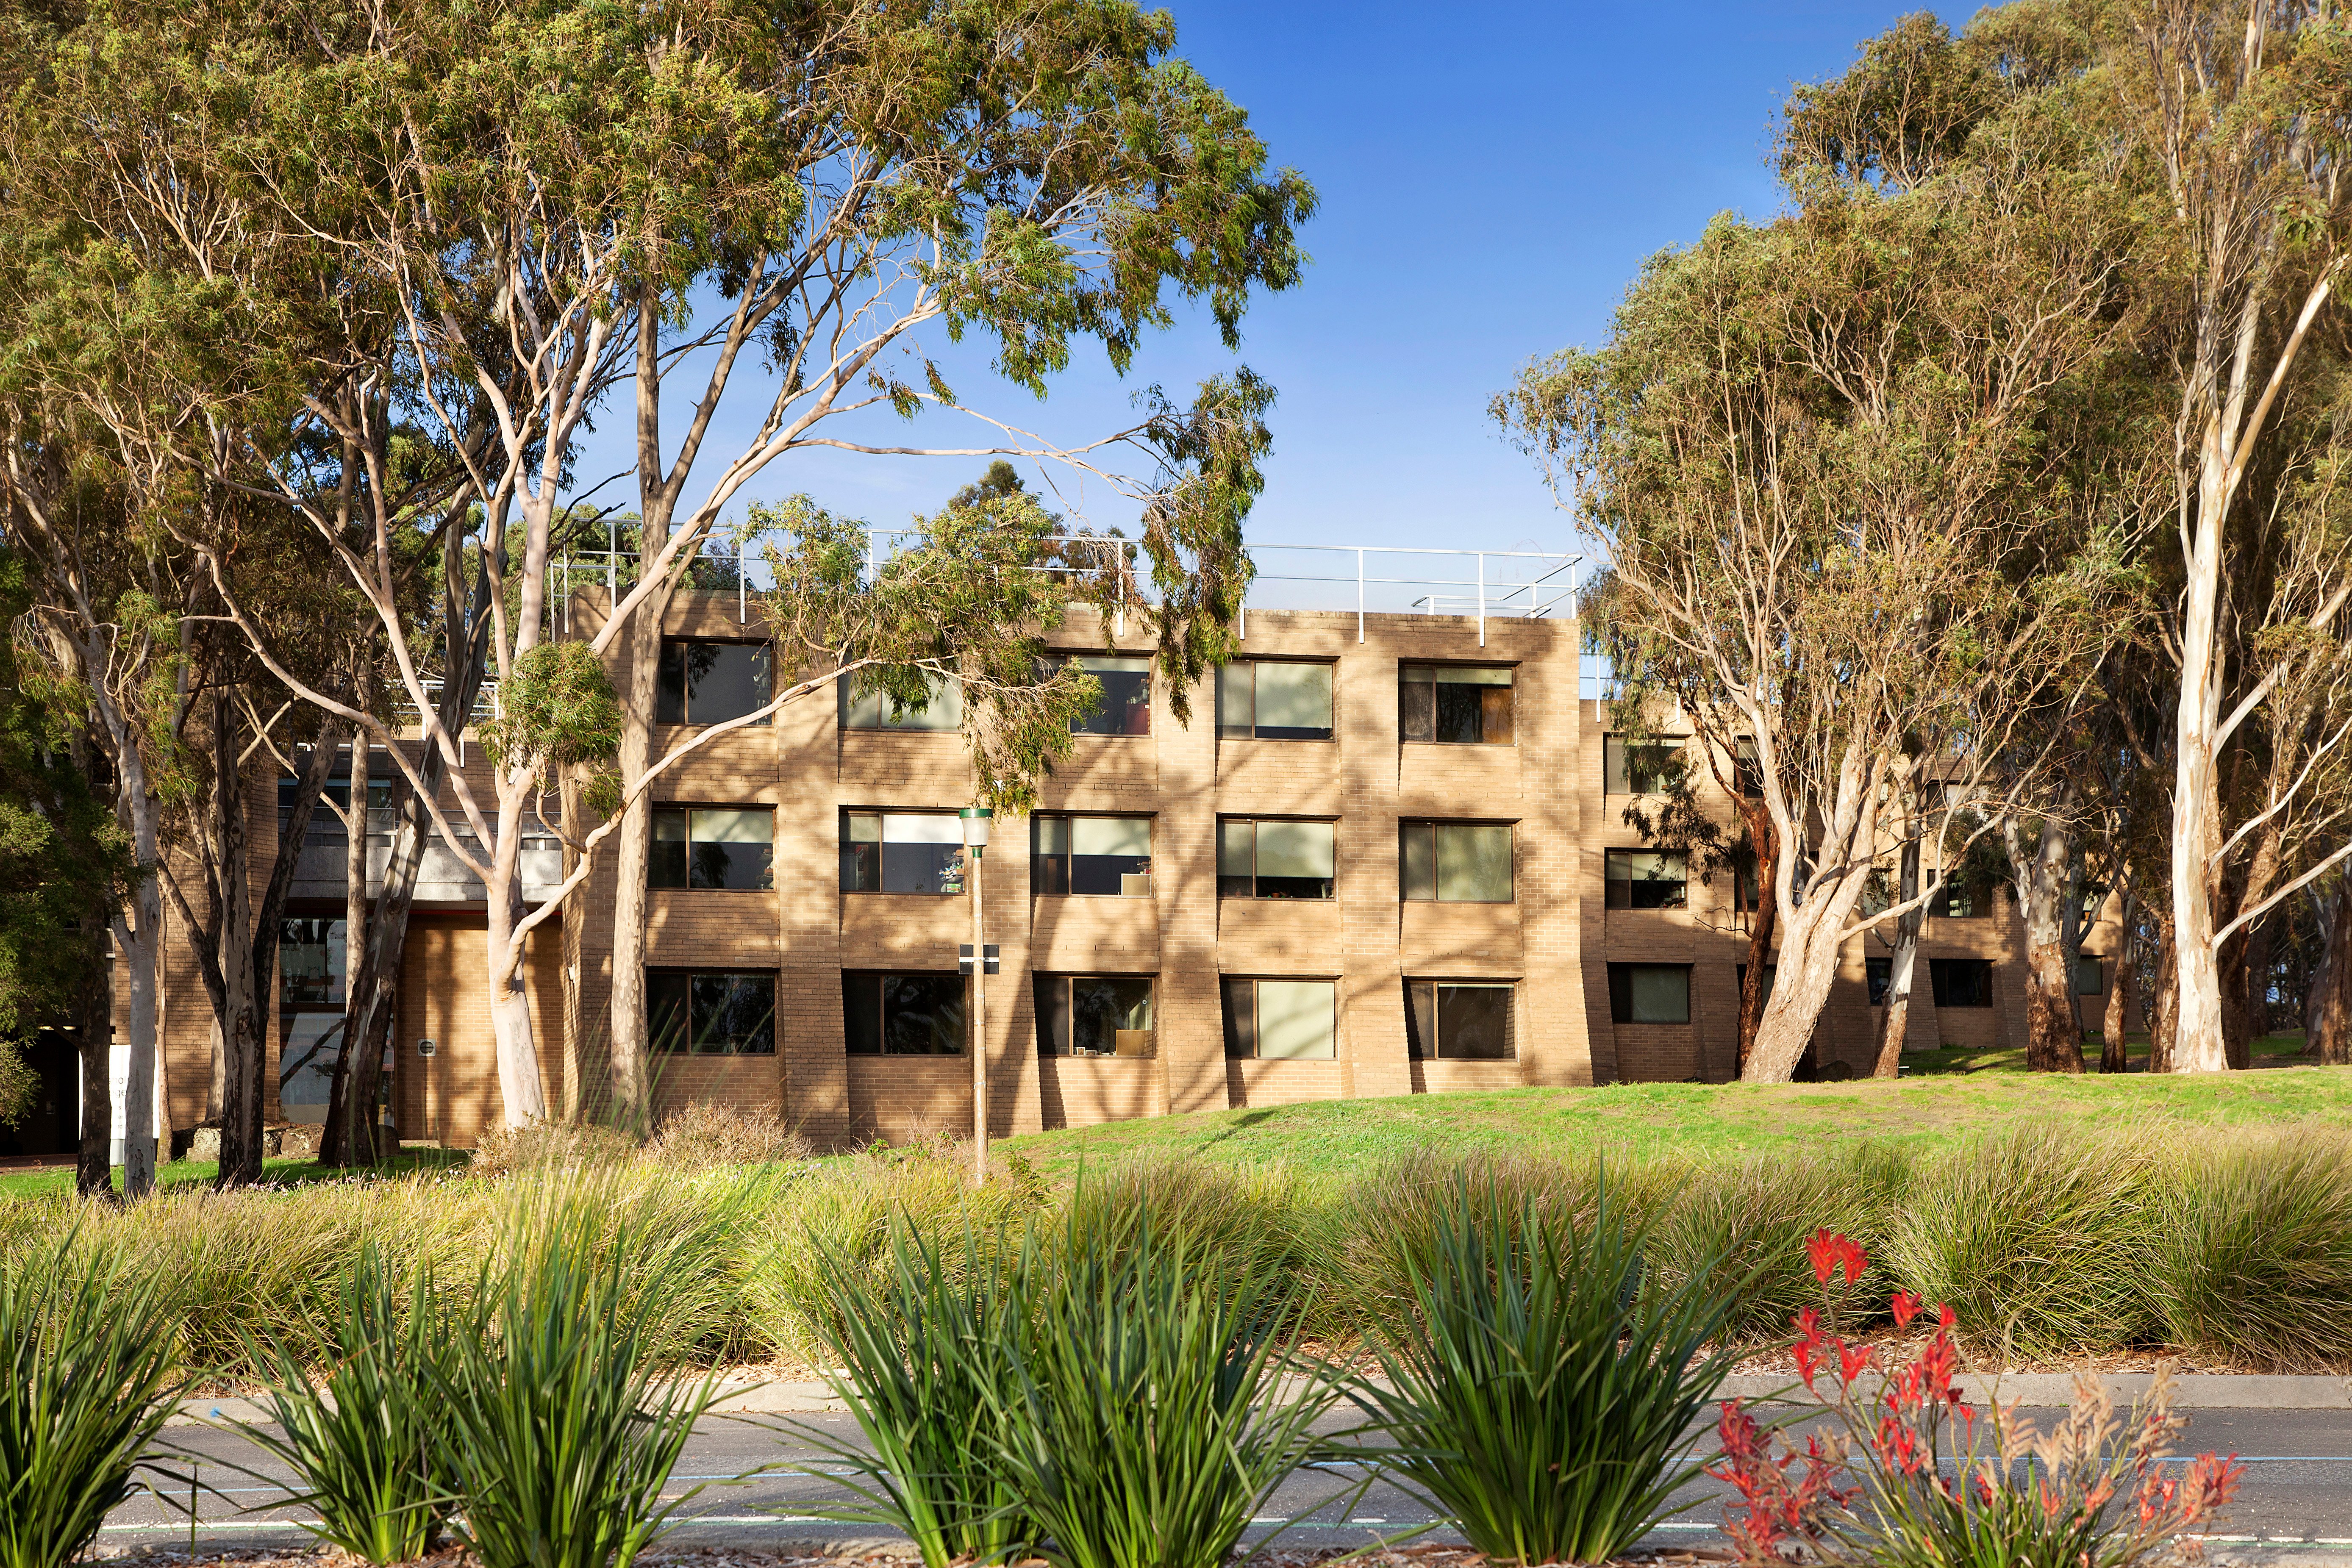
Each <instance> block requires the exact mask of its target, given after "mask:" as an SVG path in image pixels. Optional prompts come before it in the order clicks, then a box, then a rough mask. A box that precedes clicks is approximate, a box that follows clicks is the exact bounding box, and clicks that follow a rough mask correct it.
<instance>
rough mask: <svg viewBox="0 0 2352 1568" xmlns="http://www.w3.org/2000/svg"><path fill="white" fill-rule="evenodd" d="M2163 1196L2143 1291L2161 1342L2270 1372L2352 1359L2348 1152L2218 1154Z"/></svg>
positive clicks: (2351, 1157)
mask: <svg viewBox="0 0 2352 1568" xmlns="http://www.w3.org/2000/svg"><path fill="white" fill-rule="evenodd" d="M2200 1175H2201V1179H2200V1180H2197V1181H2194V1182H2189V1183H2180V1184H2166V1185H2165V1187H2164V1188H2163V1190H2162V1195H2161V1197H2160V1198H2159V1199H2158V1205H2157V1213H2156V1214H2155V1215H2151V1216H2150V1217H2151V1221H2152V1223H2151V1225H2150V1230H2151V1236H2150V1243H2151V1247H2150V1250H2151V1251H2152V1253H2153V1259H2152V1267H2151V1268H2149V1271H2148V1275H2147V1293H2148V1295H2149V1296H2150V1297H2151V1298H2152V1300H2151V1302H2150V1305H2151V1308H2152V1310H2153V1313H2154V1315H2155V1317H2156V1318H2157V1319H2158V1321H2160V1322H2161V1323H2162V1325H2163V1333H2164V1337H2165V1338H2166V1339H2167V1340H2168V1341H2170V1342H2172V1343H2175V1344H2182V1345H2200V1346H2207V1347H2210V1350H2211V1351H2212V1352H2220V1353H2222V1354H2224V1355H2227V1356H2228V1357H2230V1358H2231V1360H2232V1361H2236V1362H2241V1363H2249V1364H2252V1365H2254V1366H2259V1367H2262V1368H2264V1369H2265V1370H2270V1369H2283V1368H2286V1367H2291V1366H2305V1365H2308V1364H2310V1363H2311V1362H2312V1359H2313V1357H2314V1356H2315V1354H2316V1355H2322V1356H2340V1355H2342V1354H2344V1353H2345V1352H2346V1350H2347V1347H2352V1330H2347V1329H2346V1328H2345V1327H2343V1326H2342V1313H2341V1312H2340V1311H2339V1310H2337V1308H2336V1303H2337V1302H2340V1301H2342V1300H2344V1299H2345V1295H2346V1292H2347V1290H2352V1221H2347V1215H2352V1149H2347V1147H2346V1146H2345V1145H2344V1144H2343V1143H2342V1142H2339V1141H2337V1140H2335V1139H2329V1138H2322V1137H2315V1136H2312V1135H2310V1134H2308V1133H2300V1134H2298V1133H2293V1132H2288V1133H2283V1134H2281V1135H2278V1136H2276V1137H2272V1138H2264V1139H2260V1140H2252V1141H2249V1142H2244V1143H2242V1144H2239V1145H2237V1146H2234V1147H2230V1148H2225V1149H2222V1150H2219V1151H2216V1152H2215V1153H2214V1154H2213V1156H2212V1159H2211V1161H2210V1164H2208V1165H2207V1167H2206V1169H2205V1170H2204V1171H2203V1172H2202V1173H2200Z"/></svg>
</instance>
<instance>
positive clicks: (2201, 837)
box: [2171, 430, 2230, 1072]
mask: <svg viewBox="0 0 2352 1568" xmlns="http://www.w3.org/2000/svg"><path fill="white" fill-rule="evenodd" d="M2200 469H2201V471H2200V476H2199V484H2198V517H2197V536H2196V539H2195V542H2194V543H2193V544H2192V546H2191V547H2190V550H2189V559H2188V562H2187V565H2188V569H2189V573H2188V575H2189V581H2188V584H2187V587H2186V590H2185V593H2184V595H2183V600H2184V602H2183V605H2182V615H2181V624H2180V702H2179V710H2178V712H2177V716H2176V722H2175V738H2176V745H2175V753H2174V754H2175V757H2176V759H2177V761H2176V764H2175V766H2176V772H2175V774H2174V778H2173V785H2172V846H2171V847H2172V944H2173V950H2174V952H2175V953H2176V955H2177V963H2178V970H2177V973H2178V974H2179V1002H2178V1004H2177V1005H2178V1009H2179V1010H2178V1012H2177V1014H2176V1015H2175V1016H2176V1019H2177V1022H2176V1024H2175V1030H2176V1033H2175V1036H2174V1039H2173V1046H2172V1061H2171V1070H2173V1071H2174V1072H2221V1071H2223V1070H2225V1069H2227V1068H2228V1067H2229V1065H2230V1062H2229V1056H2228V1051H2227V1045H2226V1042H2225V1040H2224V1037H2223V1033H2222V1025H2221V966H2220V964H2219V963H2218V962H2217V961H2216V954H2215V952H2214V943H2213V903H2212V895H2211V883H2210V879H2208V877H2207V874H2206V868H2207V863H2208V859H2209V858H2210V855H2211V854H2212V851H2213V848H2214V847H2215V845H2217V844H2218V843H2219V842H2220V839H2221V834H2220V830H2219V829H2220V825H2219V823H2218V822H2216V820H2215V816H2216V813H2217V811H2218V809H2219V795H2218V794H2217V791H2216V789H2215V783H2214V776H2213V770H2214V752H2215V751H2216V749H2217V742H2216V735H2217V732H2218V731H2219V730H2220V728H2221V658H2220V650H2219V647H2217V636H2216V622H2217V619H2218V613H2219V608H2220V602H2221V520H2222V514H2223V510H2224V508H2225V506H2226V503H2227V500H2228V491H2227V487H2226V484H2225V478H2226V463H2225V460H2224V458H2223V454H2222V451H2221V442H2220V437H2219V435H2218V433H2217V432H2214V431H2211V430H2209V432H2208V434H2207V436H2206V437H2205V441H2204V451H2203V454H2202V457H2201V459H2200Z"/></svg>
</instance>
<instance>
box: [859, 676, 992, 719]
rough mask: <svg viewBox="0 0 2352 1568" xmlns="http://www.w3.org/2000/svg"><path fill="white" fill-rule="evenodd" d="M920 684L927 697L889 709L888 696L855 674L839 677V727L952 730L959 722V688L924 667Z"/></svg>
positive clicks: (961, 713) (960, 691)
mask: <svg viewBox="0 0 2352 1568" xmlns="http://www.w3.org/2000/svg"><path fill="white" fill-rule="evenodd" d="M923 683H924V684H925V685H926V686H927V687H929V689H930V694H931V695H930V700H929V701H928V702H926V703H925V704H924V705H923V706H921V707H919V708H909V709H908V710H905V711H903V712H895V713H894V712H893V711H892V710H891V702H890V699H889V698H888V697H887V695H885V694H884V693H883V692H881V691H879V690H877V689H874V688H872V687H870V686H864V685H862V684H861V683H860V682H859V680H858V679H857V677H856V676H854V675H845V676H843V677H842V678H841V727H842V728H843V729H845V730H955V729H960V728H961V727H962V725H963V688H962V686H961V684H960V683H958V682H957V681H956V680H955V679H953V678H952V677H950V676H945V675H935V674H932V673H931V672H929V670H926V671H925V672H924V674H923Z"/></svg>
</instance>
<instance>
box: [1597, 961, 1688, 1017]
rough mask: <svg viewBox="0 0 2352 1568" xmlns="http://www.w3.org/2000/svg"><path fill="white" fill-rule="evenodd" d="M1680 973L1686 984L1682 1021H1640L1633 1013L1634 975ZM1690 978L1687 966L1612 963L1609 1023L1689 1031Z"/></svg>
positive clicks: (1682, 964)
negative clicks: (1640, 973)
mask: <svg viewBox="0 0 2352 1568" xmlns="http://www.w3.org/2000/svg"><path fill="white" fill-rule="evenodd" d="M1637 969H1640V970H1673V971H1678V972H1679V973H1681V975H1682V981H1683V1016H1681V1017H1680V1018H1678V1019H1677V1018H1636V1017H1634V1016H1633V971H1635V970H1637ZM1690 977H1691V966H1690V965H1689V964H1687V963H1611V964H1610V965H1609V1021H1610V1023H1612V1024H1615V1025H1638V1026H1641V1027H1643V1028H1645V1029H1686V1028H1688V1027H1690V1021H1691V1018H1690V1015H1691V1005H1690Z"/></svg>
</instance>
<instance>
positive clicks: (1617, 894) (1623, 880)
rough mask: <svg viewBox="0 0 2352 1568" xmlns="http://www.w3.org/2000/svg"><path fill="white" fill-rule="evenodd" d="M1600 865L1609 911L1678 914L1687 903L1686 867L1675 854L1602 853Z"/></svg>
mask: <svg viewBox="0 0 2352 1568" xmlns="http://www.w3.org/2000/svg"><path fill="white" fill-rule="evenodd" d="M1602 864H1603V865H1604V867H1605V868H1606V869H1607V873H1608V879H1607V884H1606V891H1607V893H1608V907H1609V908H1611V909H1612V910H1678V909H1681V908H1682V907H1683V906H1684V905H1685V903H1686V902H1687V901H1688V898H1687V895H1688V891H1689V886H1690V884H1689V872H1688V863H1687V862H1686V861H1685V859H1684V858H1683V857H1682V856H1680V855H1678V854H1669V853H1665V852H1662V851H1658V850H1652V849H1611V850H1606V851H1604V852H1603V857H1602Z"/></svg>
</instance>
